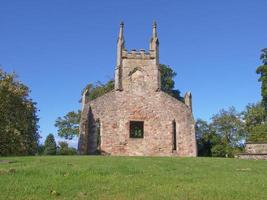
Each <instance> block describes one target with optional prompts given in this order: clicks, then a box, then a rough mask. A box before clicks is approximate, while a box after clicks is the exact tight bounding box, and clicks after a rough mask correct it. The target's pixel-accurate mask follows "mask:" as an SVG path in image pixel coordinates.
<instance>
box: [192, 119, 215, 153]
mask: <svg viewBox="0 0 267 200" xmlns="http://www.w3.org/2000/svg"><path fill="white" fill-rule="evenodd" d="M213 137H215V134H214V132H212V131H211V129H210V125H209V124H208V122H206V121H204V120H202V119H198V120H197V121H196V139H197V149H198V156H212V154H211V149H212V146H213V141H212V140H213Z"/></svg>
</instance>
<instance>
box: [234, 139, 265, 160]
mask: <svg viewBox="0 0 267 200" xmlns="http://www.w3.org/2000/svg"><path fill="white" fill-rule="evenodd" d="M236 157H237V158H240V159H248V160H267V142H247V143H246V148H245V153H240V154H238V155H237V156H236Z"/></svg>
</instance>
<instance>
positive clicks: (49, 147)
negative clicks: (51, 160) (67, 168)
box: [44, 133, 57, 155]
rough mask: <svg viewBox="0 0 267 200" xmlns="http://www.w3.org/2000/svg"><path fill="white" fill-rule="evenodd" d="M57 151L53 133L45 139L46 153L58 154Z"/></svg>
mask: <svg viewBox="0 0 267 200" xmlns="http://www.w3.org/2000/svg"><path fill="white" fill-rule="evenodd" d="M56 153H57V143H56V141H55V137H54V135H53V134H51V133H50V134H49V135H48V136H47V137H46V139H45V150H44V154H45V155H56Z"/></svg>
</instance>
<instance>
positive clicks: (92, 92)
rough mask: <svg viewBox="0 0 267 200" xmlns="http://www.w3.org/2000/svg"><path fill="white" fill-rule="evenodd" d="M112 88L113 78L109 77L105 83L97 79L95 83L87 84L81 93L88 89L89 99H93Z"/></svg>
mask: <svg viewBox="0 0 267 200" xmlns="http://www.w3.org/2000/svg"><path fill="white" fill-rule="evenodd" d="M113 89H114V80H113V79H111V80H109V81H108V82H107V83H105V84H103V83H101V82H100V81H98V82H97V83H96V84H92V83H90V84H88V85H87V86H86V87H85V88H84V89H83V91H82V94H83V93H84V91H85V90H88V95H89V96H88V98H89V100H94V99H96V98H98V97H100V96H102V95H104V94H106V93H108V92H110V91H112V90H113Z"/></svg>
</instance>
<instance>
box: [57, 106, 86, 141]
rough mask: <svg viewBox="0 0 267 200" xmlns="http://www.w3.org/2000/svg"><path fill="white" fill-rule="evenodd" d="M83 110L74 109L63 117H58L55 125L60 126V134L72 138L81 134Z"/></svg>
mask: <svg viewBox="0 0 267 200" xmlns="http://www.w3.org/2000/svg"><path fill="white" fill-rule="evenodd" d="M80 117H81V111H80V110H79V111H78V112H75V111H72V112H69V113H67V114H66V115H65V116H64V117H63V118H61V117H58V118H57V120H56V123H55V126H56V127H57V128H58V132H57V134H58V136H60V137H63V138H65V139H68V140H71V139H73V137H75V136H77V135H79V123H80Z"/></svg>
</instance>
